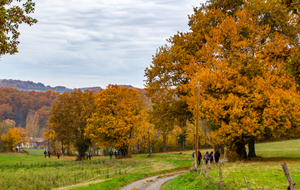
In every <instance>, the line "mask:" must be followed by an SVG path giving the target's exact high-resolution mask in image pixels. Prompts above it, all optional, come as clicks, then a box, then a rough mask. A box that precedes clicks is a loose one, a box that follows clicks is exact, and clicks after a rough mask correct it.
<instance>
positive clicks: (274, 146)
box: [0, 140, 300, 190]
mask: <svg viewBox="0 0 300 190" xmlns="http://www.w3.org/2000/svg"><path fill="white" fill-rule="evenodd" d="M205 151H206V150H202V151H201V152H202V154H203V153H204V152H205ZM28 152H29V154H28V155H27V154H19V153H18V154H17V153H11V154H5V153H4V154H0V186H1V188H2V189H33V190H34V189H36V190H38V189H57V190H58V189H76V190H84V189H89V190H91V189H92V190H93V189H109V190H111V189H120V188H121V187H123V186H125V185H126V184H128V183H131V182H133V181H135V180H138V179H141V178H144V177H148V176H151V175H155V174H159V173H164V172H169V171H174V170H180V169H183V168H188V167H190V166H192V162H193V159H192V156H191V154H192V151H189V152H183V153H182V154H178V152H174V153H161V154H152V156H151V157H148V156H147V155H146V154H141V155H134V156H133V158H131V159H124V160H115V159H114V158H113V159H112V160H110V159H109V158H108V157H93V158H92V160H91V161H90V160H84V161H79V162H78V161H75V157H63V158H62V159H59V160H58V159H57V157H54V156H52V157H51V158H44V156H43V150H28ZM256 152H257V154H258V155H259V156H260V157H258V158H255V159H252V160H248V161H242V162H226V163H224V164H223V165H222V172H223V173H222V174H223V187H224V188H223V189H246V188H247V187H246V185H245V183H244V179H243V177H244V176H245V177H246V178H247V180H248V182H249V185H250V188H251V189H286V188H287V180H286V178H285V176H284V174H283V172H282V168H281V165H280V164H281V163H283V162H287V163H288V167H289V170H290V173H291V176H292V178H293V181H294V182H296V183H297V184H300V140H292V141H283V142H274V143H262V144H257V145H256ZM218 174H219V168H218V165H215V164H212V165H210V167H209V177H208V178H207V179H206V178H205V176H204V175H202V176H200V175H199V171H198V172H187V173H185V174H183V175H180V176H178V177H177V178H175V179H173V180H171V181H170V182H168V183H166V184H165V185H164V186H163V189H164V190H167V189H179V190H180V189H219V177H218ZM296 188H297V186H296Z"/></svg>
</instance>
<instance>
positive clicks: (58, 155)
mask: <svg viewBox="0 0 300 190" xmlns="http://www.w3.org/2000/svg"><path fill="white" fill-rule="evenodd" d="M59 157H60V152H59V151H58V152H57V158H58V159H59Z"/></svg>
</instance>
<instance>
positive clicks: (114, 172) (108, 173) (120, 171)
mask: <svg viewBox="0 0 300 190" xmlns="http://www.w3.org/2000/svg"><path fill="white" fill-rule="evenodd" d="M149 167H152V166H145V167H139V169H140V168H149ZM131 169H135V168H129V169H127V168H125V169H124V170H119V171H116V172H112V173H109V172H108V173H105V174H98V175H97V176H96V177H93V178H91V179H88V180H86V181H83V182H80V183H77V184H74V185H70V186H66V187H62V188H61V189H65V188H69V187H73V186H76V185H79V184H82V183H86V182H89V181H91V180H93V179H95V178H97V177H99V176H104V175H109V174H116V173H118V172H122V171H128V170H131Z"/></svg>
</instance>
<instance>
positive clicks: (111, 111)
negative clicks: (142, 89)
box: [85, 85, 146, 148]
mask: <svg viewBox="0 0 300 190" xmlns="http://www.w3.org/2000/svg"><path fill="white" fill-rule="evenodd" d="M95 106H96V111H95V113H94V114H93V116H92V117H91V118H90V119H88V125H87V129H86V131H85V135H86V136H87V137H89V138H91V140H92V141H93V142H97V143H98V144H102V145H109V146H111V147H117V148H120V147H122V146H124V145H126V146H129V145H133V144H134V143H136V142H137V141H138V139H140V138H141V136H142V135H143V134H144V133H145V132H146V131H145V130H144V129H145V128H144V127H145V117H144V114H145V113H144V111H143V109H144V108H143V104H142V100H141V98H140V95H139V94H138V91H137V90H136V89H128V88H127V87H121V86H117V85H109V86H108V87H107V89H105V90H102V91H100V92H99V93H98V94H97V95H96V97H95Z"/></svg>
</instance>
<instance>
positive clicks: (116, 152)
mask: <svg viewBox="0 0 300 190" xmlns="http://www.w3.org/2000/svg"><path fill="white" fill-rule="evenodd" d="M115 157H116V159H117V157H118V150H117V149H116V151H115Z"/></svg>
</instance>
